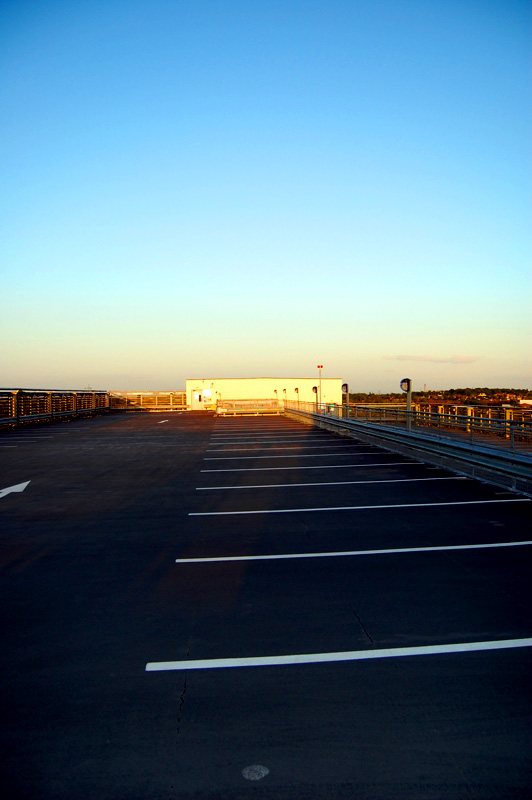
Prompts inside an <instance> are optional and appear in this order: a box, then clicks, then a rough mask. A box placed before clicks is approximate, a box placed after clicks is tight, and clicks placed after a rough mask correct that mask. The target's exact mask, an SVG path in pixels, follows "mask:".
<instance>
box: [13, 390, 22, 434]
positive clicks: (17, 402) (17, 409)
mask: <svg viewBox="0 0 532 800" xmlns="http://www.w3.org/2000/svg"><path fill="white" fill-rule="evenodd" d="M21 394H22V392H21V391H20V390H19V391H17V392H15V421H16V424H17V427H18V425H20V400H19V398H20V395H21Z"/></svg>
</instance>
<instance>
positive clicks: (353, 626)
mask: <svg viewBox="0 0 532 800" xmlns="http://www.w3.org/2000/svg"><path fill="white" fill-rule="evenodd" d="M28 481H29V484H28V485H27V486H26V487H25V488H24V490H23V491H11V492H7V493H6V492H5V491H4V492H2V491H0V525H1V533H0V542H1V562H2V564H1V566H2V572H1V574H2V581H1V583H0V586H1V592H2V594H1V608H2V616H3V624H2V706H3V713H2V722H3V724H2V733H1V748H2V751H1V752H2V778H1V785H2V787H3V789H2V791H3V794H4V796H5V797H8V798H10V800H14V799H17V798H39V800H59V799H61V800H62V799H63V798H76V800H100V799H101V800H104V799H105V800H115V799H116V800H118V799H119V798H120V800H126V799H127V800H135V799H136V798H139V799H140V798H147V799H148V798H149V800H170V798H183V800H192V798H196V799H197V800H199V799H200V798H201V800H224V799H227V800H244V799H246V800H247V799H248V798H265V800H266V799H267V800H273V798H278V800H288V798H290V799H292V798H293V799H294V800H299V799H301V800H306V798H312V800H314V799H316V800H318V798H319V799H320V800H321V799H323V800H327V799H328V798H331V799H336V798H342V799H343V798H363V799H364V800H377V799H378V800H392V799H393V800H398V799H401V798H405V800H406V798H408V800H418V799H419V800H443V799H444V798H452V800H458V799H460V800H462V799H463V798H478V799H479V800H491V799H493V800H495V798H496V799H497V800H501V798H504V800H508V799H511V798H519V799H520V800H523V799H524V798H527V799H528V798H530V797H531V796H532V778H531V775H532V771H531V766H532V759H531V754H532V725H531V705H532V704H531V700H532V681H531V675H532V670H531V667H532V647H530V644H531V643H532V640H531V637H532V610H531V609H532V604H531V594H532V580H531V556H530V553H531V548H530V540H531V539H532V535H531V534H532V525H531V520H532V505H531V502H530V500H529V499H527V498H523V497H522V496H520V495H515V494H512V493H509V492H504V491H501V490H500V489H498V488H496V487H494V486H490V485H486V484H483V483H480V482H478V481H474V480H469V479H466V478H462V477H460V476H457V475H455V474H453V473H450V472H447V471H445V470H441V469H436V468H431V467H428V466H426V465H423V464H421V463H419V462H416V461H414V460H412V459H408V458H405V457H402V456H397V455H395V454H392V453H388V452H386V451H385V450H380V449H379V448H376V447H371V446H368V445H366V444H363V443H361V442H357V441H356V440H347V439H343V438H341V437H338V436H336V435H333V434H331V433H328V432H325V431H321V430H320V431H317V430H314V429H312V428H307V427H306V426H303V425H300V424H298V423H295V422H292V421H289V420H287V419H283V418H278V417H272V418H264V417H244V418H233V417H231V418H227V419H221V418H215V417H213V416H210V415H206V414H201V413H199V414H191V413H189V414H176V415H168V416H166V417H165V416H164V415H162V414H146V415H120V414H117V415H114V416H105V417H96V418H93V419H86V420H77V421H72V422H66V421H65V422H61V423H54V424H50V425H41V426H36V427H32V428H28V429H23V430H20V431H18V432H14V433H6V434H1V435H0V490H5V489H7V488H9V487H13V486H16V487H18V489H19V490H20V489H21V485H23V484H25V483H26V482H28ZM235 512H236V513H235ZM510 543H511V546H508V545H509V544H510ZM481 545H482V546H481ZM442 548H443V549H442ZM367 551H372V552H367ZM264 556H271V558H264ZM278 556H282V558H279V557H278ZM205 559H218V560H205ZM227 559H229V560H227ZM501 642H504V647H501V646H500V645H501ZM471 648H473V649H471ZM280 657H286V659H285V660H284V661H283V659H280ZM242 659H245V660H244V661H242ZM249 659H251V661H250V660H249ZM250 767H251V768H253V769H251V770H250V771H246V769H247V768H250Z"/></svg>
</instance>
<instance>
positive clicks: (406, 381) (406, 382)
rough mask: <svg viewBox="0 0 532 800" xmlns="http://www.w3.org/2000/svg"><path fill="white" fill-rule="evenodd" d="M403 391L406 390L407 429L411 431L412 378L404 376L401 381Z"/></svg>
mask: <svg viewBox="0 0 532 800" xmlns="http://www.w3.org/2000/svg"><path fill="white" fill-rule="evenodd" d="M400 386H401V389H402V390H403V392H406V429H407V431H408V432H409V433H410V431H411V430H412V380H411V378H403V380H402V381H401V383H400Z"/></svg>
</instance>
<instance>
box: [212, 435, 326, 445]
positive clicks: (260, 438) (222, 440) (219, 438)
mask: <svg viewBox="0 0 532 800" xmlns="http://www.w3.org/2000/svg"><path fill="white" fill-rule="evenodd" d="M272 435H274V436H276V438H275V439H272V438H270V437H271V436H272ZM227 437H230V439H233V440H234V441H235V442H246V441H248V440H249V441H250V442H298V441H300V440H301V439H303V440H305V441H307V442H309V441H310V440H313V441H319V440H321V441H323V439H324V437H323V436H307V435H305V434H304V433H302V434H301V435H300V436H294V434H293V433H290V434H288V435H287V436H279V435H278V434H271V433H261V434H259V435H257V434H255V436H253V438H251V434H250V433H243V434H242V436H237V435H236V434H234V433H220V434H214V433H213V435H212V436H211V442H213V444H226V443H227ZM265 437H268V438H265ZM325 438H327V437H325ZM215 439H216V441H215Z"/></svg>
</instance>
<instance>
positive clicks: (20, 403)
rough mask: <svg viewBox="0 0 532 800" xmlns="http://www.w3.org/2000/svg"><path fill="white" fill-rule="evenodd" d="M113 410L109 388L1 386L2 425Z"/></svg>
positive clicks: (0, 420)
mask: <svg viewBox="0 0 532 800" xmlns="http://www.w3.org/2000/svg"><path fill="white" fill-rule="evenodd" d="M108 410H109V392H94V391H59V390H57V391H56V390H46V391H44V390H41V389H0V425H7V426H10V425H19V424H21V423H24V422H38V421H45V420H53V419H60V418H62V417H77V416H80V415H84V414H96V413H100V412H103V411H108Z"/></svg>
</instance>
